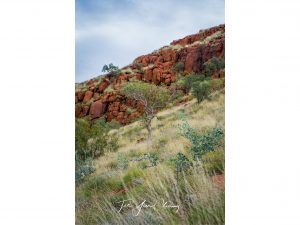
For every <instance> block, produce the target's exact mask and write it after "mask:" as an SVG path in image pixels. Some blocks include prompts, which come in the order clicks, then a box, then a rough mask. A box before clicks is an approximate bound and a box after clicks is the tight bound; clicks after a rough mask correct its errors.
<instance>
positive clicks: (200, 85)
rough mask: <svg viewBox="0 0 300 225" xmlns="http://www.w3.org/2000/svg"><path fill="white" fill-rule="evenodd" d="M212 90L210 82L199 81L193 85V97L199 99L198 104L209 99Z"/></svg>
mask: <svg viewBox="0 0 300 225" xmlns="http://www.w3.org/2000/svg"><path fill="white" fill-rule="evenodd" d="M209 90H210V85H209V82H207V81H202V82H201V81H197V82H195V83H193V85H192V95H193V96H195V97H196V98H197V101H198V103H200V102H202V101H203V100H204V99H207V98H208V95H209Z"/></svg>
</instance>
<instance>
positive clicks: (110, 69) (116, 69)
mask: <svg viewBox="0 0 300 225" xmlns="http://www.w3.org/2000/svg"><path fill="white" fill-rule="evenodd" d="M102 72H104V73H105V72H107V73H109V74H111V75H113V76H116V75H119V74H120V73H121V70H120V69H119V67H117V66H114V64H112V63H110V64H109V65H106V64H105V65H104V66H103V68H102Z"/></svg>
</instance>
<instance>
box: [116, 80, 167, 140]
mask: <svg viewBox="0 0 300 225" xmlns="http://www.w3.org/2000/svg"><path fill="white" fill-rule="evenodd" d="M121 94H123V95H125V96H127V97H128V98H131V99H134V100H136V101H139V102H142V103H143V104H144V111H143V122H144V125H145V127H146V129H147V131H148V140H150V139H151V133H152V128H151V122H152V119H153V118H154V115H155V113H156V111H157V110H158V109H159V108H163V107H165V106H166V104H167V102H168V100H170V93H169V91H168V89H166V88H165V87H163V86H156V85H155V84H149V83H145V82H141V81H137V80H132V81H131V82H127V83H125V84H123V85H122V88H121Z"/></svg>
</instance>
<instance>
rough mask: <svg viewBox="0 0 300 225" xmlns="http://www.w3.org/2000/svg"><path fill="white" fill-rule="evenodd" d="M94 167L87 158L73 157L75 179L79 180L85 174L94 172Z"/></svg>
mask: <svg viewBox="0 0 300 225" xmlns="http://www.w3.org/2000/svg"><path fill="white" fill-rule="evenodd" d="M95 171H96V168H95V167H94V166H93V164H92V161H91V160H90V159H88V160H81V159H80V158H78V157H76V158H75V181H76V183H77V182H80V181H81V180H83V179H84V178H85V177H86V176H88V175H90V174H92V173H94V172H95Z"/></svg>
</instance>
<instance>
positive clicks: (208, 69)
mask: <svg viewBox="0 0 300 225" xmlns="http://www.w3.org/2000/svg"><path fill="white" fill-rule="evenodd" d="M203 66H204V71H205V74H206V75H208V76H211V75H212V74H213V73H214V72H216V71H218V70H221V69H224V68H225V60H224V59H223V58H216V57H213V58H211V59H209V60H208V61H207V62H205V63H204V64H203Z"/></svg>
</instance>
